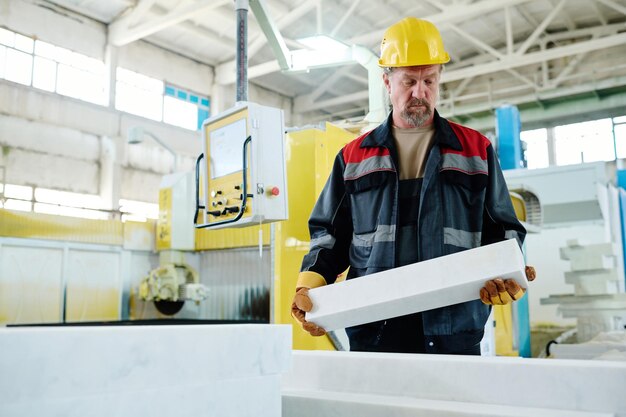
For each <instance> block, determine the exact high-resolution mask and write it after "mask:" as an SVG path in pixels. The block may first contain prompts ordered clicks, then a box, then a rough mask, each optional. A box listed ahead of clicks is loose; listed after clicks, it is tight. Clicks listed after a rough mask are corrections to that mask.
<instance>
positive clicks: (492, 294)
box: [480, 266, 536, 305]
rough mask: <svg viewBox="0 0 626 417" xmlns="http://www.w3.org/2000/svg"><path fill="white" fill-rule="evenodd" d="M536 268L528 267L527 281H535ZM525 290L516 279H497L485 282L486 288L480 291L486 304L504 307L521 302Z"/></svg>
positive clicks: (481, 298) (481, 297)
mask: <svg viewBox="0 0 626 417" xmlns="http://www.w3.org/2000/svg"><path fill="white" fill-rule="evenodd" d="M535 276H536V273H535V268H533V267H532V266H527V267H526V279H528V281H532V280H534V279H535ZM525 292H526V290H524V289H523V288H522V287H520V286H519V284H518V283H517V281H515V280H514V279H504V280H503V279H501V278H496V279H492V280H489V281H487V282H485V286H484V287H482V288H481V289H480V300H481V301H482V302H483V303H484V304H490V305H503V304H509V303H512V302H513V301H515V300H519V299H520V298H522V297H523V296H524V293H525Z"/></svg>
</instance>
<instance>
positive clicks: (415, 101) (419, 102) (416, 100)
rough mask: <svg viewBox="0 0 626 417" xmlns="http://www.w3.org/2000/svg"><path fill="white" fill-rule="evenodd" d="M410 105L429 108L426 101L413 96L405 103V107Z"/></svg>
mask: <svg viewBox="0 0 626 417" xmlns="http://www.w3.org/2000/svg"><path fill="white" fill-rule="evenodd" d="M412 106H424V107H426V108H430V105H429V104H428V101H426V100H424V99H422V98H414V99H412V100H411V101H409V102H408V104H407V107H412Z"/></svg>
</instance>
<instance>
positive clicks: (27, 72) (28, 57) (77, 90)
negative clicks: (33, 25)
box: [0, 28, 106, 104]
mask: <svg viewBox="0 0 626 417" xmlns="http://www.w3.org/2000/svg"><path fill="white" fill-rule="evenodd" d="M104 70H105V65H104V62H102V61H98V60H97V59H94V58H90V57H88V56H86V55H83V54H79V53H76V52H72V51H70V50H69V49H65V48H61V47H59V46H55V45H52V44H49V43H46V42H43V41H40V40H34V39H32V38H29V37H27V36H23V35H20V34H19V33H15V32H11V31H10V30H6V29H2V28H0V78H4V79H6V80H9V81H13V82H16V83H19V84H24V85H29V86H31V85H32V86H33V87H35V88H39V89H42V90H46V91H50V92H56V93H58V94H62V95H64V96H69V97H74V98H77V99H80V100H84V101H89V102H91V103H96V104H106V95H105V88H104V87H105V74H104V72H105V71H104Z"/></svg>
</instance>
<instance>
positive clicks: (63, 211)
mask: <svg viewBox="0 0 626 417" xmlns="http://www.w3.org/2000/svg"><path fill="white" fill-rule="evenodd" d="M0 195H2V197H3V198H2V199H1V200H0V208H5V209H7V210H19V211H34V212H35V213H44V214H56V215H60V216H72V217H81V218H86V219H102V220H106V219H109V218H110V217H111V216H110V213H109V212H108V211H104V210H100V207H101V206H102V200H101V198H100V196H97V195H91V194H80V193H71V192H67V191H58V190H50V189H46V188H35V189H34V190H33V187H30V186H25V185H15V184H6V185H4V186H3V185H2V184H0Z"/></svg>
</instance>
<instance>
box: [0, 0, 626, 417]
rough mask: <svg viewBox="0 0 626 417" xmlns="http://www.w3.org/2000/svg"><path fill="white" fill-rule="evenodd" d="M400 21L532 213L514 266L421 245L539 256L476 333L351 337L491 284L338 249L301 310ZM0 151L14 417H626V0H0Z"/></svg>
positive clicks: (0, 363)
mask: <svg viewBox="0 0 626 417" xmlns="http://www.w3.org/2000/svg"><path fill="white" fill-rule="evenodd" d="M406 17H417V18H419V19H424V20H426V21H429V22H431V23H432V24H434V25H435V26H436V28H437V29H438V30H439V32H440V34H441V38H442V39H443V44H444V45H445V50H446V51H447V53H448V54H449V58H450V59H449V62H446V63H445V65H444V69H443V71H442V72H441V75H440V77H441V78H440V82H439V92H438V101H437V104H436V109H437V112H438V114H439V115H440V116H441V117H442V118H445V119H447V120H448V121H450V122H454V123H456V124H458V125H462V126H465V127H467V128H470V129H473V130H475V131H477V132H479V133H480V134H482V135H484V137H486V138H487V139H488V142H489V143H490V144H491V145H490V146H491V147H493V149H495V153H496V155H497V159H498V161H499V164H500V167H501V168H502V173H503V176H504V180H505V182H506V186H507V187H508V193H509V196H510V201H511V203H512V206H513V209H514V212H515V213H514V214H515V216H516V217H517V219H518V220H519V222H520V223H521V224H522V225H523V226H524V227H525V229H526V237H525V240H524V242H523V245H521V251H520V250H519V249H520V248H519V247H518V245H517V244H513V248H512V249H510V250H511V251H512V252H515V254H516V256H519V261H517V263H516V262H514V261H513V260H511V258H509V257H508V252H507V256H504V255H500V253H501V252H498V251H497V250H496V249H490V248H492V247H493V248H495V247H496V245H500V244H501V243H503V242H500V243H496V244H494V245H485V246H483V247H480V248H472V249H471V250H468V251H461V252H459V253H455V254H453V255H450V256H451V257H452V256H456V258H454V259H456V260H453V258H450V259H448V258H447V257H446V256H442V257H439V258H436V259H432V260H429V261H425V262H424V264H427V263H428V262H431V263H430V264H429V265H432V266H431V267H430V269H427V267H426V266H424V265H420V264H421V262H417V263H416V264H415V265H414V266H415V268H416V269H415V270H414V271H423V272H422V273H423V274H424V275H427V276H429V277H430V278H429V279H430V280H431V281H432V282H448V281H454V279H456V278H458V277H459V276H461V277H462V278H461V279H468V280H469V278H467V277H464V275H465V271H475V272H471V273H470V272H467V274H468V276H469V275H471V274H475V275H476V276H475V277H474V278H473V279H474V280H476V279H477V278H480V280H481V282H484V281H485V280H486V279H492V278H495V277H497V276H498V275H489V276H487V274H488V271H491V270H492V269H493V270H494V271H495V270H496V268H498V267H501V268H503V269H502V270H498V273H502V274H504V273H505V272H500V271H504V270H505V269H504V268H507V267H510V268H511V269H510V271H517V272H519V271H522V272H521V273H520V275H519V277H521V278H519V280H520V282H522V281H523V283H524V284H523V285H522V287H523V288H524V291H525V294H524V296H523V297H522V298H521V299H519V300H516V301H515V302H513V303H509V304H504V305H494V306H493V307H490V310H489V311H490V313H489V314H490V315H489V317H488V319H487V321H486V324H485V327H484V336H483V337H482V340H481V341H480V355H479V356H470V355H447V354H441V355H431V354H420V353H417V354H412V353H386V352H360V351H350V341H349V338H348V335H347V333H346V331H345V330H344V328H346V327H349V326H351V325H352V323H353V322H349V321H344V322H343V323H351V324H349V325H347V324H346V325H341V323H342V322H341V320H342V317H344V316H342V314H344V315H345V316H346V317H347V316H349V317H350V318H351V319H353V318H354V317H356V318H360V319H362V320H364V317H369V316H367V314H368V312H367V311H366V310H367V309H368V306H370V307H371V306H372V305H374V304H375V303H380V304H381V305H382V304H383V303H387V304H386V306H385V308H388V309H390V310H392V311H396V314H393V312H392V313H390V314H391V315H388V316H385V317H382V316H380V317H379V318H378V319H382V318H384V319H387V318H391V317H396V316H400V315H402V314H408V313H414V312H421V311H425V310H428V309H430V308H434V307H442V306H447V305H452V304H456V303H459V302H465V301H468V300H470V299H471V300H478V299H479V292H478V288H480V286H481V285H482V284H479V285H478V287H472V290H471V291H472V292H471V294H472V295H473V294H475V297H473V296H471V297H470V298H469V299H463V300H461V299H460V298H459V299H458V300H457V299H455V298H453V297H451V296H448V295H447V294H451V293H452V292H453V291H452V290H446V289H447V288H448V287H445V288H444V287H443V286H440V287H438V288H434V289H424V288H425V287H424V288H422V287H419V285H422V284H419V281H416V280H413V281H414V282H418V283H417V284H415V285H412V284H411V285H409V284H408V282H405V281H397V282H398V288H399V289H402V290H403V291H404V293H407V294H408V295H409V296H412V297H415V298H412V299H409V298H406V299H403V298H402V297H403V296H404V293H403V292H399V293H397V294H396V293H394V292H393V291H395V290H394V288H395V287H394V288H389V289H388V287H393V285H391V284H389V283H390V282H391V281H387V284H386V285H385V286H383V285H381V286H380V287H378V288H380V289H381V290H382V291H375V290H374V288H375V287H374V286H373V285H375V282H374V279H373V278H372V281H371V282H370V285H372V286H371V287H368V288H366V289H364V290H363V291H362V293H357V292H356V290H355V292H354V294H359V295H360V294H364V295H363V296H361V297H359V296H357V295H354V297H353V298H354V299H355V300H348V298H350V294H351V293H348V292H343V293H341V292H340V290H341V289H342V288H346V286H347V285H349V284H355V285H356V284H357V283H358V282H360V283H364V282H365V283H367V279H354V280H352V279H349V280H348V281H346V282H340V281H342V280H343V279H345V275H346V273H343V274H341V275H340V276H339V278H337V281H338V282H336V283H334V284H329V285H326V286H324V287H322V288H319V289H318V288H312V289H311V293H312V294H311V298H312V299H313V294H314V291H316V290H319V291H322V290H332V291H336V294H339V295H337V297H338V298H337V300H338V301H337V302H336V303H335V304H333V305H332V306H331V308H330V309H331V310H332V311H331V312H330V313H328V314H329V315H330V316H332V317H333V318H334V317H338V318H337V320H338V322H339V324H338V325H337V326H334V327H331V326H330V324H329V325H327V330H328V331H327V333H326V334H324V335H322V336H312V335H310V334H309V333H308V332H307V331H305V330H304V329H303V328H302V326H301V325H300V323H298V321H297V320H296V319H295V318H294V317H293V316H292V302H293V300H294V295H295V292H296V287H297V286H299V285H300V284H299V282H300V281H298V277H299V274H300V271H301V267H302V265H303V259H304V257H305V255H307V254H308V253H309V250H312V249H311V248H313V247H314V245H316V244H320V243H319V242H317V241H319V240H320V239H321V238H316V239H312V238H311V235H310V232H309V217H310V216H311V213H312V211H313V209H314V207H316V208H317V206H316V201H317V200H318V197H319V196H320V193H322V192H323V190H325V187H327V185H326V184H327V180H328V178H329V174H330V173H331V170H333V169H335V168H333V167H334V166H336V165H337V162H336V159H335V157H336V155H337V154H338V153H339V152H342V149H344V146H346V145H347V144H348V143H351V142H352V141H353V140H355V139H357V138H358V137H360V136H361V135H363V134H365V133H366V132H369V131H371V130H372V129H375V128H376V127H377V126H379V125H380V124H381V123H383V122H385V121H386V120H387V118H388V116H389V114H390V110H391V106H392V104H393V103H391V102H390V97H389V93H388V92H387V90H386V89H385V87H384V85H383V68H382V67H381V65H379V59H381V60H382V58H381V40H382V39H383V37H384V36H388V35H387V34H386V33H387V32H386V29H387V28H389V27H390V26H392V25H393V24H394V23H396V22H398V21H400V20H401V19H404V18H406ZM380 62H382V61H380ZM385 76H386V74H385ZM0 151H1V152H0V417H22V416H23V417H31V416H64V417H71V416H81V417H82V416H91V417H104V416H106V417H112V416H120V417H121V416H133V417H134V416H137V417H138V416H151V417H155V416H168V417H170V416H173V415H178V416H194V417H200V416H219V417H224V416H227V417H231V416H232V417H248V416H250V417H252V416H255V417H258V416H262V417H308V416H311V417H325V416H333V417H343V416H346V417H347V416H365V417H370V416H371V417H374V416H398V417H409V416H429V417H433V416H434V417H438V416H465V417H466V416H545V417H556V416H563V417H565V416H567V417H576V416H579V417H592V416H593V417H599V416H604V417H608V416H616V417H618V416H621V417H626V395H624V392H625V391H626V274H625V271H626V269H625V268H626V266H625V260H626V0H425V1H409V0H385V1H382V0H333V1H331V0H307V1H304V0H301V1H298V0H107V1H98V0H0ZM320 201H321V200H320ZM507 204H508V203H507ZM486 215H489V213H487V214H486ZM420 227H421V226H420ZM355 233H356V231H355ZM376 233H378V230H377V232H376ZM355 239H356V237H355ZM372 239H374V237H372ZM512 241H514V240H512V239H510V240H508V241H507V242H512ZM359 244H360V243H359ZM442 246H443V245H442ZM478 246H480V238H479V243H478ZM499 247H503V246H499ZM509 247H510V246H509ZM374 248H375V246H374ZM469 248H470V247H467V248H466V249H469ZM482 249H485V250H492V251H493V252H489V255H488V256H490V257H491V258H485V259H488V260H486V261H477V259H479V258H478V257H476V258H472V257H471V256H472V255H470V253H477V252H474V251H478V250H482ZM505 250H509V249H506V248H505V249H502V251H505ZM512 252H511V253H512ZM484 253H487V252H484ZM502 253H504V252H502ZM476 256H478V255H476ZM473 259H475V260H474V261H472V260H473ZM516 259H517V258H516ZM435 261H436V262H437V263H433V262H435ZM514 263H516V265H513V266H511V264H514ZM496 264H498V265H496ZM519 265H521V266H519ZM524 265H530V266H533V267H534V268H535V271H536V279H534V280H532V282H531V281H530V279H529V280H526V277H525V276H523V271H524ZM351 267H352V266H351ZM408 267H410V265H409V266H406V267H404V266H403V267H402V268H408ZM419 268H423V269H419ZM399 269H400V268H398V271H399ZM411 271H413V270H411ZM428 271H430V272H428ZM455 271H459V272H458V273H456V272H455ZM506 271H509V270H506ZM507 273H508V272H507ZM347 274H349V272H348V273H347ZM380 274H381V276H382V275H384V276H385V277H389V278H388V279H389V280H391V279H392V278H393V279H395V278H397V279H398V280H400V279H402V277H403V276H404V275H402V273H401V272H394V270H393V269H391V270H389V271H384V272H380ZM394 274H395V275H394ZM407 274H408V273H407ZM413 274H414V275H415V274H418V273H417V272H414V273H413ZM481 274H482V275H481ZM511 274H513V272H511ZM392 275H393V277H392ZM418 275H419V274H418ZM407 276H408V275H407ZM511 276H513V275H511ZM394 277H395V278H394ZM407 280H410V279H407ZM394 285H395V284H394ZM436 285H439V284H434V286H436ZM464 285H467V286H468V287H467V288H469V285H470V284H465V283H459V284H449V287H450V288H453V289H459V291H461V288H463V290H465V287H464ZM387 289H388V291H389V292H388V293H387ZM427 291H431V292H427ZM383 293H387V298H384V297H385V295H384V294H383ZM346 294H348V295H346ZM394 294H396V295H394ZM420 297H421V298H420ZM426 298H428V301H429V302H430V301H432V300H435V301H437V302H440V303H441V304H437V305H436V306H434V305H431V304H428V305H429V306H430V307H424V306H422V308H421V310H420V309H419V308H420V307H415V305H419V304H420V302H421V301H418V300H425V299H426ZM317 300H318V299H317V298H315V303H316V302H317ZM319 300H320V307H319V308H320V309H321V308H322V307H323V306H322V305H323V300H324V298H323V295H322V292H319ZM454 300H456V301H454ZM353 301H354V302H353ZM359 301H360V302H362V305H361V304H358V302H359ZM315 303H314V305H315ZM409 305H411V306H413V308H414V309H413V310H410V311H409V310H407V312H405V313H402V314H400V313H399V310H394V308H399V307H400V306H402V307H403V308H404V307H406V306H409ZM346 306H351V307H346ZM333 308H334V310H333ZM341 308H343V310H341ZM381 308H382V307H381ZM320 311H321V310H320ZM309 314H311V315H310V316H308V317H316V316H314V315H312V314H315V310H314V311H313V312H311V313H308V312H307V315H309ZM318 314H320V315H321V317H323V313H318ZM321 317H320V320H322V318H321ZM372 317H378V316H372ZM378 319H377V320H378ZM329 320H330V319H329ZM371 321H372V320H365V321H361V322H358V323H369V322H371ZM319 323H323V322H322V321H320V322H318V324H319ZM328 323H330V321H329V322H328ZM354 323H357V322H356V321H355V322H354ZM379 336H380V335H379Z"/></svg>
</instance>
